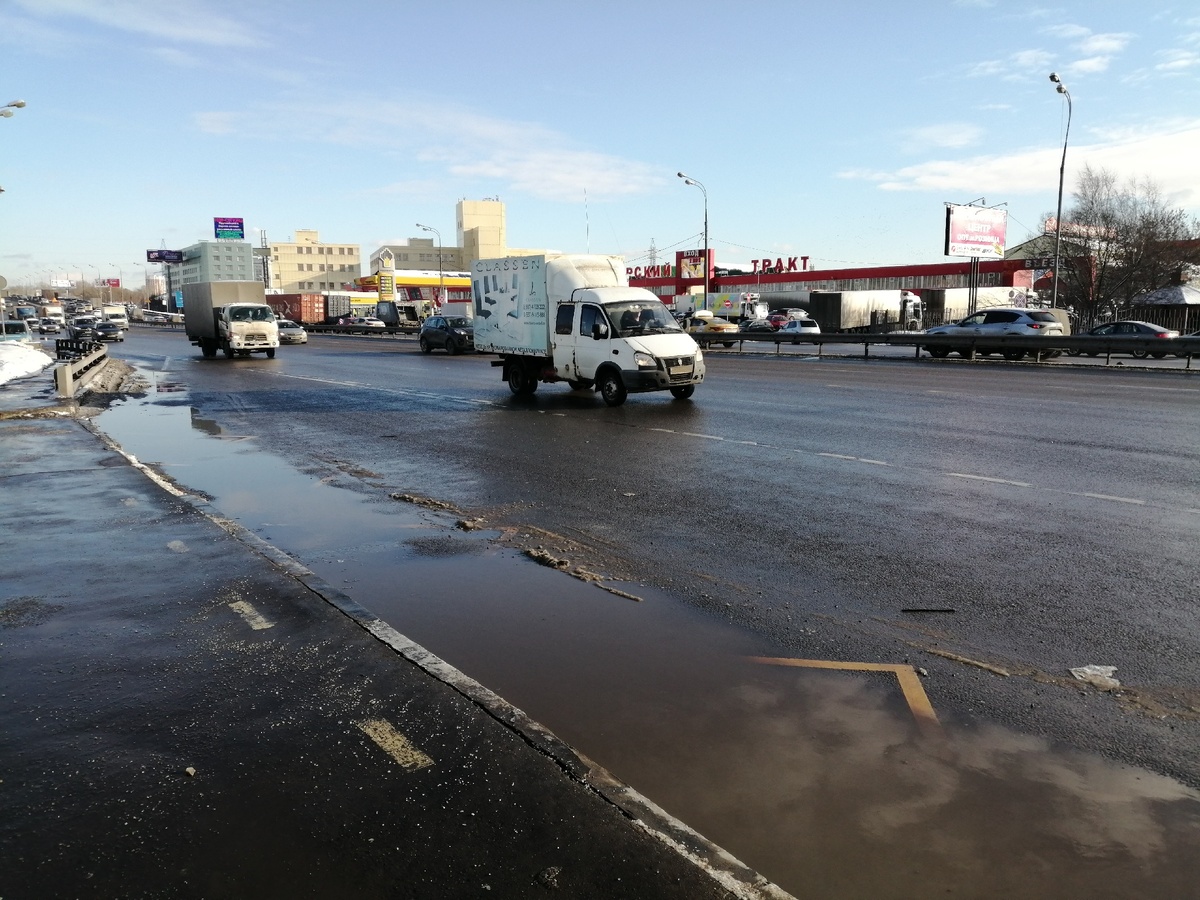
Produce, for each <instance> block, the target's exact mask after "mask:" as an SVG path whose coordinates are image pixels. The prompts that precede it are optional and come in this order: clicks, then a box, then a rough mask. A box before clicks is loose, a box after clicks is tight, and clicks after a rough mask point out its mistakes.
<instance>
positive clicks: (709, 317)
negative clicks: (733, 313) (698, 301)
mask: <svg viewBox="0 0 1200 900" xmlns="http://www.w3.org/2000/svg"><path fill="white" fill-rule="evenodd" d="M680 325H682V326H683V330H684V331H686V332H687V333H688V334H725V333H726V332H728V333H730V334H737V330H738V327H737V326H736V325H734V324H733V323H732V322H730V321H729V320H728V319H722V318H721V317H720V316H714V315H713V314H712V313H711V312H708V311H707V310H699V311H698V312H696V313H694V314H693V315H691V316H688V317H687V318H685V319H684V320H683V321H682V322H680ZM721 344H722V346H725V347H732V346H733V345H734V341H721Z"/></svg>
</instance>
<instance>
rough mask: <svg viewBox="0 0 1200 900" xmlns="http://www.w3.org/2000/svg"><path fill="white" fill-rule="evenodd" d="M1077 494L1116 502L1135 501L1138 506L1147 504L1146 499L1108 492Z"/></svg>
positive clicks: (1077, 495)
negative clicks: (1120, 495) (1113, 494)
mask: <svg viewBox="0 0 1200 900" xmlns="http://www.w3.org/2000/svg"><path fill="white" fill-rule="evenodd" d="M1068 493H1074V492H1073V491H1068ZM1075 496H1076V497H1091V498H1092V499H1093V500H1111V501H1113V502H1114V503H1133V504H1136V505H1138V506H1145V505H1146V501H1145V500H1138V499H1136V498H1135V497H1112V496H1109V495H1108V494H1088V493H1079V494H1075Z"/></svg>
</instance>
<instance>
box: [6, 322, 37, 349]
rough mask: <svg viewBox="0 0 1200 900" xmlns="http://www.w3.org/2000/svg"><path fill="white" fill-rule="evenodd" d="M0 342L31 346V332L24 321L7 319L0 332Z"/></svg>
mask: <svg viewBox="0 0 1200 900" xmlns="http://www.w3.org/2000/svg"><path fill="white" fill-rule="evenodd" d="M0 341H21V342H23V343H26V344H32V343H33V332H31V331H30V330H29V323H28V322H26V321H25V320H24V319H9V320H7V321H6V322H5V323H4V328H3V329H2V330H0Z"/></svg>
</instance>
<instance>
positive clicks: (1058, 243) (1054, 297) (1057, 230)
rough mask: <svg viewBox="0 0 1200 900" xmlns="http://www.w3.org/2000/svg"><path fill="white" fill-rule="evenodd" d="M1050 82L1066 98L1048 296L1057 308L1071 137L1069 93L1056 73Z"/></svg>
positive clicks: (1051, 76) (1051, 304)
mask: <svg viewBox="0 0 1200 900" xmlns="http://www.w3.org/2000/svg"><path fill="white" fill-rule="evenodd" d="M1050 80H1051V81H1053V82H1054V83H1055V85H1057V87H1056V88H1055V90H1057V91H1058V92H1059V93H1060V94H1062V95H1063V96H1064V97H1066V98H1067V128H1066V131H1064V132H1063V152H1062V164H1061V165H1059V167H1058V212H1057V213H1055V218H1054V290H1053V292H1052V293H1051V295H1050V306H1051V308H1054V307H1057V306H1058V266H1059V257H1058V254H1059V250H1060V249H1061V248H1062V195H1063V177H1064V176H1065V175H1066V172H1067V139H1068V138H1069V137H1070V136H1071V112H1072V109H1071V92H1070V91H1068V90H1067V86H1066V85H1065V84H1063V83H1062V79H1061V78H1059V77H1058V73H1056V72H1051V73H1050Z"/></svg>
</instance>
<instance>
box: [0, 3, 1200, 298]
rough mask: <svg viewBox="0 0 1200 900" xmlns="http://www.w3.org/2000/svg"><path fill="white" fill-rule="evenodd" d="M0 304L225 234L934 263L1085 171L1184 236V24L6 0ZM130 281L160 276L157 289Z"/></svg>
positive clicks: (1153, 14) (960, 14) (631, 7)
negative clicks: (499, 225)
mask: <svg viewBox="0 0 1200 900" xmlns="http://www.w3.org/2000/svg"><path fill="white" fill-rule="evenodd" d="M0 50H2V57H0V59H2V67H0V72H2V73H3V74H2V75H0V103H3V102H7V101H8V100H10V99H11V100H15V99H18V98H20V99H23V100H25V101H26V102H27V104H28V105H27V106H26V107H25V108H23V109H18V110H16V111H15V114H14V115H13V116H12V117H11V118H8V119H3V120H0V186H2V187H3V188H4V193H3V194H0V275H4V276H6V277H7V278H8V280H9V282H10V284H16V283H20V282H22V281H23V280H25V279H30V278H32V279H37V278H40V277H46V276H44V275H43V274H40V273H45V272H47V271H49V272H68V271H69V272H73V273H80V272H82V274H83V275H84V276H85V277H89V278H90V277H95V276H102V277H117V275H118V272H120V274H121V275H123V276H124V278H125V283H126V284H127V285H130V286H135V287H136V286H137V285H140V283H141V281H142V277H143V274H144V272H143V264H144V260H145V251H146V250H147V249H151V248H159V247H162V246H165V247H166V248H168V249H178V248H180V247H183V246H186V245H187V244H191V243H194V242H196V241H198V240H202V239H210V238H211V237H212V219H213V217H215V216H239V217H242V218H244V219H245V220H246V226H247V231H248V235H247V236H248V238H249V239H250V240H252V241H253V242H254V243H258V239H259V238H258V236H259V234H260V233H261V232H262V231H265V232H266V234H267V237H268V239H270V240H288V239H290V237H291V235H292V234H293V232H294V231H295V230H296V229H302V228H315V229H317V230H318V231H319V232H320V234H321V238H322V239H323V240H326V241H330V242H339V243H340V242H348V243H357V244H359V245H361V247H362V251H363V256H364V258H366V257H367V256H368V255H369V254H370V253H371V251H373V250H374V249H376V248H377V247H378V246H379V245H380V244H383V243H399V242H403V241H404V240H405V239H407V238H408V237H411V236H417V237H428V235H427V234H425V233H423V232H421V231H419V230H418V229H417V228H416V227H415V223H417V222H421V223H423V224H426V225H431V226H433V227H435V228H437V229H439V230H440V231H441V234H442V237H443V240H444V241H445V243H446V244H447V245H449V244H453V243H454V242H455V221H454V205H455V203H456V202H457V201H458V200H459V199H462V198H468V199H482V198H485V197H499V198H500V199H501V200H503V201H504V202H505V204H506V206H507V212H508V242H509V245H510V246H513V247H527V248H546V249H552V250H559V251H568V252H592V253H615V254H620V255H623V256H625V257H626V258H627V259H628V260H630V261H631V262H636V263H637V264H646V263H647V262H648V258H647V256H648V252H649V248H650V247H651V244H652V242H653V244H654V245H655V246H656V247H657V248H658V250H659V253H660V259H661V258H673V253H674V251H675V250H676V249H680V248H685V247H696V246H699V245H700V244H701V238H700V236H701V234H702V231H703V212H704V207H703V203H704V198H703V195H702V194H701V192H700V191H699V190H698V189H696V188H694V187H688V186H687V185H685V184H684V183H683V182H682V181H681V180H680V179H678V178H677V177H676V174H675V173H676V172H677V171H679V170H682V171H684V172H686V173H687V174H689V175H691V176H693V177H694V178H696V179H698V180H699V181H701V182H702V183H703V184H704V185H705V188H706V190H707V194H708V214H709V238H710V244H711V245H712V246H713V247H714V248H715V249H716V255H717V263H718V265H721V264H725V265H730V264H745V263H748V262H749V261H750V260H751V259H758V258H772V259H773V258H776V257H790V256H808V257H810V259H811V261H812V264H813V265H815V266H816V267H817V268H822V269H828V268H834V267H841V266H849V265H888V264H896V263H917V262H942V261H945V259H946V258H945V257H944V256H943V255H942V239H943V235H942V229H943V219H944V204H945V203H946V202H953V203H966V202H969V201H972V200H976V199H978V198H981V197H982V198H985V199H986V202H987V204H988V205H994V204H999V203H1007V209H1008V211H1009V231H1008V240H1009V244H1015V243H1018V242H1020V241H1022V240H1024V239H1025V238H1026V237H1028V236H1029V235H1031V234H1032V233H1035V232H1036V231H1037V230H1038V229H1039V227H1040V222H1041V220H1042V218H1043V217H1044V216H1045V215H1046V214H1052V213H1053V211H1054V207H1055V203H1056V197H1057V191H1058V170H1059V163H1060V160H1061V153H1062V146H1063V129H1064V126H1065V124H1066V113H1067V104H1066V101H1065V100H1064V99H1063V97H1062V96H1061V95H1059V94H1057V93H1055V91H1054V85H1053V84H1051V82H1050V81H1049V78H1048V75H1049V73H1050V72H1051V71H1056V72H1058V73H1059V74H1060V76H1061V77H1062V79H1063V81H1064V82H1065V83H1066V85H1067V87H1068V89H1069V90H1070V92H1071V96H1072V98H1073V105H1074V116H1073V120H1072V123H1071V132H1070V140H1069V145H1068V151H1067V180H1066V184H1067V187H1066V199H1065V205H1066V206H1068V207H1069V205H1070V192H1071V189H1072V186H1073V184H1074V176H1075V174H1076V173H1077V172H1078V171H1079V170H1080V169H1081V168H1082V166H1083V165H1084V164H1085V163H1088V164H1091V165H1092V166H1093V167H1097V168H1106V169H1110V170H1112V171H1114V172H1117V173H1118V174H1120V175H1121V176H1122V177H1133V178H1150V179H1153V180H1154V181H1155V182H1156V183H1157V184H1158V186H1159V187H1160V188H1161V189H1162V191H1163V194H1164V195H1165V197H1166V198H1167V200H1168V202H1170V203H1171V204H1172V205H1174V206H1180V207H1183V208H1185V209H1187V210H1189V212H1191V213H1192V214H1198V213H1200V165H1197V162H1196V160H1197V158H1200V7H1198V6H1197V5H1196V4H1195V3H1194V0H1192V2H1187V3H1158V2H1155V0H1144V2H1140V3H1130V2H1128V0H1087V2H1083V0H1067V2H1061V3H1057V4H1053V5H1042V4H1038V3H1022V2H1006V3H999V2H990V0H945V2H932V0H913V2H910V3H894V2H892V3H884V2H874V0H872V2H858V3H854V2H851V3H845V4H826V3H821V4H817V3H805V2H797V0H788V2H774V0H763V2H760V3H757V4H735V3H731V2H725V3H712V2H706V0H689V2H675V0H666V2H658V0H648V2H641V3H630V2H626V0H607V2H605V3H594V4H588V5H583V4H578V5H576V4H563V3H554V2H549V0H546V2H541V0H526V2H522V0H514V2H509V3H495V2H476V0H460V2H456V3H434V2H420V3H404V2H396V3H373V2H366V0H342V2H339V3H314V2H310V0H289V2H286V3H285V2H277V0H256V2H254V3H244V2H237V3H234V2H226V0H175V2H164V0H0ZM150 271H151V272H153V271H155V269H154V268H151V270H150Z"/></svg>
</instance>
